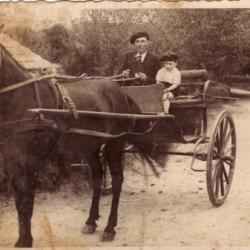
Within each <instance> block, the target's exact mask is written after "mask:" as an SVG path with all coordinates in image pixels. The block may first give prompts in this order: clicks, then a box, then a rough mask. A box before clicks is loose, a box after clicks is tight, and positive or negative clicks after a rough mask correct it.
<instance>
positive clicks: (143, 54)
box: [135, 51, 147, 62]
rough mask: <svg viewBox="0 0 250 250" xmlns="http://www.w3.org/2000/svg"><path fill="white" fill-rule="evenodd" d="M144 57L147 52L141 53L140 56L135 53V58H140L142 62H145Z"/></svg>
mask: <svg viewBox="0 0 250 250" xmlns="http://www.w3.org/2000/svg"><path fill="white" fill-rule="evenodd" d="M146 55H147V51H145V52H144V53H142V54H140V53H138V52H137V53H136V54H135V57H137V56H141V60H142V62H143V61H144V60H145V57H146Z"/></svg>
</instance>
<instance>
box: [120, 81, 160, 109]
mask: <svg viewBox="0 0 250 250" xmlns="http://www.w3.org/2000/svg"><path fill="white" fill-rule="evenodd" d="M121 88H122V90H123V92H124V93H125V94H127V95H128V96H129V97H130V98H131V99H133V100H134V101H135V103H136V104H137V105H138V106H139V107H140V109H141V111H142V112H143V113H158V112H162V110H163V106H162V95H163V90H164V85H163V84H153V85H147V86H124V87H121Z"/></svg>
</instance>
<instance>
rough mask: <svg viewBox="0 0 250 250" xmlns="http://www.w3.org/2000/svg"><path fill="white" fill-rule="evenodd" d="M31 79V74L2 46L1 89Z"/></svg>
mask: <svg viewBox="0 0 250 250" xmlns="http://www.w3.org/2000/svg"><path fill="white" fill-rule="evenodd" d="M30 78H31V74H30V73H29V72H28V71H27V70H26V69H25V68H24V67H23V66H21V65H20V64H19V63H18V62H17V61H16V60H15V59H14V57H13V56H12V55H11V54H10V53H9V52H8V51H7V49H6V48H5V47H4V46H3V45H2V44H0V84H1V86H0V87H4V86H8V85H11V84H15V83H18V82H21V81H24V80H27V79H30Z"/></svg>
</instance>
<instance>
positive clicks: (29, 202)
mask: <svg viewBox="0 0 250 250" xmlns="http://www.w3.org/2000/svg"><path fill="white" fill-rule="evenodd" d="M35 179H36V177H35V176H32V175H28V174H25V175H21V176H16V177H15V178H14V179H13V181H12V187H13V191H14V196H15V202H16V208H17V212H18V221H19V238H18V240H17V242H16V244H15V247H32V242H33V238H32V235H31V217H32V213H33V205H34V196H35V183H36V181H35Z"/></svg>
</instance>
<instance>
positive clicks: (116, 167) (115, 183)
mask: <svg viewBox="0 0 250 250" xmlns="http://www.w3.org/2000/svg"><path fill="white" fill-rule="evenodd" d="M123 150H124V149H123V145H121V144H120V143H112V144H109V145H107V147H106V157H107V161H108V163H109V167H110V173H111V176H112V193H113V198H112V205H111V211H110V215H109V219H108V224H107V226H106V227H105V229H104V233H103V235H102V241H112V240H113V239H114V237H115V233H116V232H115V230H114V228H115V227H116V225H117V217H118V206H119V200H120V193H121V189H122V183H123V167H122V161H123V154H124V153H123Z"/></svg>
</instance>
